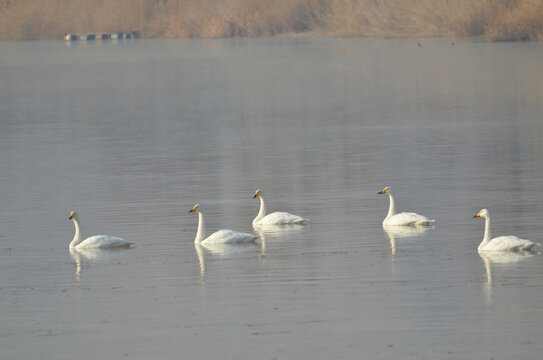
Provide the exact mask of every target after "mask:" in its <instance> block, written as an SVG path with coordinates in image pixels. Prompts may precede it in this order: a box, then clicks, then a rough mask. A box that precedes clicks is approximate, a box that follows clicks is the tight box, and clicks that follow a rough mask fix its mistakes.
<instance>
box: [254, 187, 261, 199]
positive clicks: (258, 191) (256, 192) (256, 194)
mask: <svg viewBox="0 0 543 360" xmlns="http://www.w3.org/2000/svg"><path fill="white" fill-rule="evenodd" d="M259 196H260V189H256V191H255V195H254V196H253V199H256V198H257V197H259Z"/></svg>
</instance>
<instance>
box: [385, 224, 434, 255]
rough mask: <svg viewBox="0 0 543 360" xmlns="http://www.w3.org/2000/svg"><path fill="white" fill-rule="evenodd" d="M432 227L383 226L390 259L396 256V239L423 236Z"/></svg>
mask: <svg viewBox="0 0 543 360" xmlns="http://www.w3.org/2000/svg"><path fill="white" fill-rule="evenodd" d="M428 229H433V227H432V226H391V225H383V230H384V231H385V232H386V234H387V235H388V238H389V239H390V251H391V255H392V257H394V255H396V239H407V238H414V237H417V236H420V235H422V234H424V233H425V232H426V231H428Z"/></svg>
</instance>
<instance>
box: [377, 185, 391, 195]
mask: <svg viewBox="0 0 543 360" xmlns="http://www.w3.org/2000/svg"><path fill="white" fill-rule="evenodd" d="M377 194H390V186H385V188H384V189H383V190H381V191H379V192H378V193H377Z"/></svg>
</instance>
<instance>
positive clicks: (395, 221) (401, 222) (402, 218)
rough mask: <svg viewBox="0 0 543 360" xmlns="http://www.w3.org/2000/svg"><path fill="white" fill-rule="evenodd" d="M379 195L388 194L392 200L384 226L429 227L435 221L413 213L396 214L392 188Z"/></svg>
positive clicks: (387, 188) (380, 192) (385, 189)
mask: <svg viewBox="0 0 543 360" xmlns="http://www.w3.org/2000/svg"><path fill="white" fill-rule="evenodd" d="M378 194H387V195H388V197H389V199H390V207H389V208H388V214H387V217H386V218H385V219H384V220H383V225H396V226H429V225H431V224H432V223H433V222H435V220H432V219H428V218H427V217H426V216H422V215H419V214H416V213H412V212H402V213H399V214H396V210H395V208H394V196H393V195H392V191H391V190H390V187H389V186H387V187H385V188H384V189H383V190H381V191H379V192H378Z"/></svg>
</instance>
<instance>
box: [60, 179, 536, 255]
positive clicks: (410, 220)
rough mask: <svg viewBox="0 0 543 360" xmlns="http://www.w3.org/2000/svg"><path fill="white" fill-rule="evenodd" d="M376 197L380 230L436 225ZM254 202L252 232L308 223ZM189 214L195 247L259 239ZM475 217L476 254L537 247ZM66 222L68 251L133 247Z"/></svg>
mask: <svg viewBox="0 0 543 360" xmlns="http://www.w3.org/2000/svg"><path fill="white" fill-rule="evenodd" d="M379 194H386V195H388V197H389V202H390V205H389V209H388V214H387V216H386V217H385V219H384V220H383V227H391V226H394V227H396V226H398V227H402V226H407V227H428V226H430V225H432V224H433V223H434V222H435V220H432V219H429V218H427V217H426V216H422V215H419V214H416V213H413V212H401V213H396V208H395V202H394V196H393V194H392V191H391V189H390V187H388V186H387V187H385V188H384V189H383V190H381V191H380V192H379ZM253 198H255V199H256V198H258V199H259V200H260V210H259V212H258V214H257V216H256V217H255V218H254V219H253V227H254V228H259V227H265V226H277V225H305V224H307V222H308V219H306V218H303V217H300V216H298V215H293V214H290V213H287V212H273V213H271V214H267V213H266V205H265V203H264V198H263V197H262V193H261V191H260V190H256V192H255V194H254V196H253ZM189 212H191V213H197V214H198V229H197V230H196V238H195V239H194V242H195V243H197V244H202V245H208V244H241V243H249V242H254V241H255V240H256V239H257V238H258V236H257V235H255V234H251V233H243V232H239V231H233V230H225V229H223V230H219V231H216V232H214V233H213V234H211V235H209V236H208V237H205V221H204V216H203V213H202V211H201V210H200V205H199V204H196V205H194V206H193V207H192V209H191V210H189ZM474 217H482V218H485V233H484V237H483V241H482V242H481V243H480V244H479V247H478V250H479V251H489V250H490V251H525V250H530V249H532V248H533V247H534V246H536V245H540V244H538V243H536V242H533V241H531V240H525V239H521V238H518V237H516V236H499V237H496V238H493V239H492V238H491V236H490V214H489V211H488V210H487V209H482V210H481V211H479V212H478V213H477V214H476V215H475V216H474ZM69 219H70V220H72V221H73V223H74V226H75V235H74V238H73V240H72V241H71V242H70V246H69V247H70V250H77V249H104V248H119V247H130V246H131V245H132V243H131V242H129V241H126V240H124V239H121V238H119V237H115V236H110V235H95V236H91V237H88V238H86V239H85V240H82V238H81V234H80V230H79V217H78V216H77V213H76V212H73V211H72V212H71V213H70V217H69Z"/></svg>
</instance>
